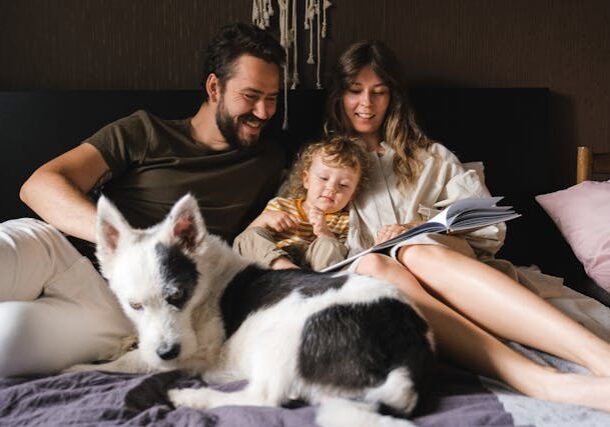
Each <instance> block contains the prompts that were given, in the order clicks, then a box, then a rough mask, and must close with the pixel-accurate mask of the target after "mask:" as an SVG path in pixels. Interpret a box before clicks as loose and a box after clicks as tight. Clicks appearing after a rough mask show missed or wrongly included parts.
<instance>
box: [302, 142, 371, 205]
mask: <svg viewBox="0 0 610 427" xmlns="http://www.w3.org/2000/svg"><path fill="white" fill-rule="evenodd" d="M323 159H324V156H323V155H321V154H317V155H315V156H314V158H313V161H312V163H311V166H310V167H309V170H306V171H305V172H304V173H303V187H305V189H306V190H307V197H306V199H305V203H306V204H307V205H308V206H309V207H316V208H318V209H320V210H321V211H323V212H324V213H333V212H337V211H340V210H341V209H343V208H344V207H346V206H347V204H348V203H349V201H350V200H351V199H352V196H353V195H354V192H355V191H356V187H357V186H358V181H359V180H360V170H359V169H354V168H347V167H341V166H331V165H328V164H326V163H324V161H323Z"/></svg>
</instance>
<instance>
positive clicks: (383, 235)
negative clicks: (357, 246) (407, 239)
mask: <svg viewBox="0 0 610 427" xmlns="http://www.w3.org/2000/svg"><path fill="white" fill-rule="evenodd" d="M421 223H422V222H421V221H412V222H408V223H406V224H390V225H384V226H383V227H381V230H379V233H377V238H376V239H375V244H376V245H378V244H380V243H383V242H385V241H387V240H390V239H393V238H394V237H396V236H398V235H399V234H402V233H404V232H405V231H407V230H410V229H412V228H413V227H417V226H418V225H420V224H421Z"/></svg>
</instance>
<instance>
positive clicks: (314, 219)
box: [307, 208, 335, 237]
mask: <svg viewBox="0 0 610 427" xmlns="http://www.w3.org/2000/svg"><path fill="white" fill-rule="evenodd" d="M307 217H308V218H309V222H310V223H311V225H312V227H313V233H314V234H315V235H316V237H322V236H326V237H335V235H334V234H333V232H332V231H330V230H329V229H328V225H327V224H326V218H324V212H323V211H321V210H320V209H318V208H311V209H310V210H309V212H307Z"/></svg>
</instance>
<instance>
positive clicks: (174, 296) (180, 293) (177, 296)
mask: <svg viewBox="0 0 610 427" xmlns="http://www.w3.org/2000/svg"><path fill="white" fill-rule="evenodd" d="M183 295H184V291H183V290H182V289H176V290H175V291H174V293H172V294H171V295H170V296H169V300H170V301H179V300H180V299H181V298H182V296H183Z"/></svg>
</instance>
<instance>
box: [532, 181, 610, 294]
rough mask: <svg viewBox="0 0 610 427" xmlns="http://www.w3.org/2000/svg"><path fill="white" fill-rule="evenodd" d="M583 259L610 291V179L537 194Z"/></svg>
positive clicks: (595, 277) (542, 204)
mask: <svg viewBox="0 0 610 427" xmlns="http://www.w3.org/2000/svg"><path fill="white" fill-rule="evenodd" d="M536 201H537V202H538V203H539V204H540V205H541V206H542V207H543V208H544V210H545V211H546V212H547V213H548V214H549V216H550V217H551V218H553V221H555V224H557V227H558V228H559V230H560V231H561V233H562V234H563V236H564V237H565V239H566V240H567V242H568V243H569V244H570V246H571V247H572V250H573V251H574V254H575V255H576V257H577V258H578V259H579V260H580V262H582V264H583V266H584V267H585V270H586V272H587V274H588V275H589V277H591V278H592V279H593V280H594V281H595V282H596V283H597V284H598V285H599V286H601V287H602V288H604V289H606V290H607V291H609V292H610V181H607V182H594V181H585V182H582V183H580V184H578V185H575V186H573V187H570V188H567V189H565V190H560V191H556V192H554V193H549V194H542V195H540V196H536Z"/></svg>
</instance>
